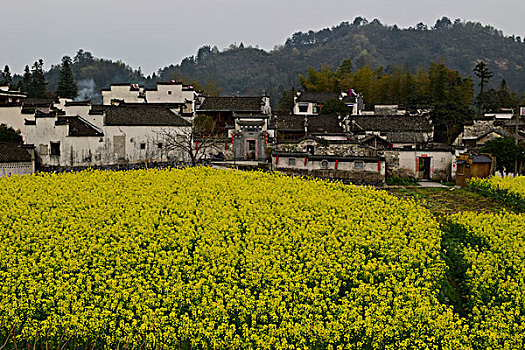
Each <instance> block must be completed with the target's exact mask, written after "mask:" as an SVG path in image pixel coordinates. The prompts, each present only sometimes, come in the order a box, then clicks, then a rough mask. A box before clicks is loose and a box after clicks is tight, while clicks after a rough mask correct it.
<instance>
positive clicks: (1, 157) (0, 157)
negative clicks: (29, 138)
mask: <svg viewBox="0 0 525 350" xmlns="http://www.w3.org/2000/svg"><path fill="white" fill-rule="evenodd" d="M34 172H35V157H34V150H33V148H32V147H28V146H26V145H21V144H18V143H1V142H0V177H2V176H11V175H26V174H32V173H34Z"/></svg>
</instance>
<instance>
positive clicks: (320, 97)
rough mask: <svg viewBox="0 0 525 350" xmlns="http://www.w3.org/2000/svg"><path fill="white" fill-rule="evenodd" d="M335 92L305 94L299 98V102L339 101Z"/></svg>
mask: <svg viewBox="0 0 525 350" xmlns="http://www.w3.org/2000/svg"><path fill="white" fill-rule="evenodd" d="M339 96H340V94H338V93H335V92H303V93H301V95H300V96H299V97H297V102H313V103H325V102H326V101H328V100H333V99H339Z"/></svg>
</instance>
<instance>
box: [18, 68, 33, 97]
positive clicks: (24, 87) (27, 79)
mask: <svg viewBox="0 0 525 350" xmlns="http://www.w3.org/2000/svg"><path fill="white" fill-rule="evenodd" d="M29 84H31V71H30V70H29V66H28V65H26V67H25V69H24V75H23V77H22V80H20V83H19V86H18V88H19V89H20V91H22V92H25V93H27V92H28V91H29Z"/></svg>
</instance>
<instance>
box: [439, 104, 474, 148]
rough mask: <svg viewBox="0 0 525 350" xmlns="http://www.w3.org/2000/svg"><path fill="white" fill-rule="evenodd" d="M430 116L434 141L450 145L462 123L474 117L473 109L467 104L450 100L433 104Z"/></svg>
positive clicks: (461, 128)
mask: <svg viewBox="0 0 525 350" xmlns="http://www.w3.org/2000/svg"><path fill="white" fill-rule="evenodd" d="M430 117H431V119H432V124H433V125H434V141H436V142H443V143H446V144H449V145H450V144H452V142H453V141H454V140H455V139H456V137H457V136H458V135H459V133H460V132H461V131H462V130H463V123H464V122H466V121H468V120H472V118H474V111H473V110H472V109H471V108H470V106H469V105H465V104H463V103H459V102H457V101H454V100H452V101H447V102H443V103H439V104H437V105H435V106H434V109H433V110H432V112H431V113H430Z"/></svg>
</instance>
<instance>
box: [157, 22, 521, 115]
mask: <svg viewBox="0 0 525 350" xmlns="http://www.w3.org/2000/svg"><path fill="white" fill-rule="evenodd" d="M422 28H423V27H422ZM420 29H421V28H420ZM480 43H481V44H480ZM203 52H205V53H206V54H205V55H203V54H202V53H201V55H200V56H201V57H200V58H199V59H197V60H185V61H184V62H182V63H181V64H179V65H173V66H170V67H166V68H163V69H161V70H160V75H161V78H162V79H164V80H166V79H169V77H170V76H171V72H172V71H178V72H179V73H180V75H181V76H186V77H191V78H193V79H196V80H198V81H200V82H201V83H205V82H206V81H207V80H208V79H210V78H213V80H214V81H216V82H217V84H219V85H221V86H224V87H225V89H224V91H223V93H224V94H227V95H229V94H235V93H237V92H239V93H240V94H241V95H250V94H260V93H261V91H262V90H263V89H264V90H266V91H267V92H268V93H269V94H270V95H271V97H272V99H273V100H274V101H275V102H277V101H279V97H280V96H281V94H282V92H283V91H285V90H289V89H290V88H291V87H295V88H299V87H301V81H300V80H299V78H298V75H299V74H302V75H303V77H307V76H308V69H309V68H310V67H313V69H314V70H316V71H319V70H321V69H322V67H323V65H325V66H327V67H329V68H330V69H332V70H333V71H335V73H334V74H337V73H338V72H337V67H339V66H341V64H342V63H343V61H344V60H347V59H350V60H351V63H352V65H351V70H352V71H353V72H354V73H355V72H356V71H358V70H359V69H361V68H362V67H363V66H365V65H368V66H369V67H370V69H371V70H372V71H375V70H376V69H377V68H378V67H385V69H384V72H383V73H384V74H388V75H390V76H392V75H394V70H395V69H396V67H403V70H404V71H406V72H409V73H411V74H412V75H417V72H418V69H420V68H423V67H426V66H427V65H428V64H429V63H430V62H443V64H445V65H446V66H447V67H450V68H451V69H454V70H457V71H458V72H459V73H460V74H461V76H463V77H467V76H474V73H473V68H474V65H475V64H476V61H477V60H478V59H479V57H483V59H484V60H485V62H487V64H488V66H489V68H490V70H491V71H492V72H493V73H494V78H495V79H498V81H500V80H501V79H505V80H506V81H507V82H508V84H509V87H510V88H511V89H512V90H517V91H520V92H523V91H525V70H516V69H514V67H523V66H525V44H524V43H523V42H518V41H517V40H516V39H512V38H507V37H504V36H503V34H502V32H501V31H499V30H497V29H495V28H493V27H491V26H484V25H481V24H479V23H475V22H462V21H461V20H456V21H451V20H450V19H449V18H446V17H443V18H442V19H440V20H438V21H437V22H436V25H435V26H434V27H433V28H431V29H429V30H416V28H407V29H400V28H398V27H397V26H386V25H382V24H380V23H378V22H377V21H376V22H374V23H368V21H367V20H366V19H364V18H362V17H358V18H356V19H355V20H354V22H353V23H352V22H350V23H348V22H343V23H341V24H340V25H338V26H335V27H332V28H327V29H323V30H320V31H309V32H298V33H295V34H293V35H292V36H291V37H290V38H289V39H288V40H287V41H286V43H285V44H284V45H282V46H279V47H276V49H274V50H272V51H271V52H264V51H262V50H256V49H244V50H234V51H223V52H219V51H218V50H216V51H214V52H212V51H209V50H204V51H203ZM492 62H501V64H494V63H492ZM487 87H488V86H487ZM338 88H339V89H348V88H355V86H349V84H347V85H346V87H344V88H343V86H339V87H338ZM412 88H413V89H414V90H415V91H416V92H417V90H418V89H417V87H412ZM485 90H486V89H485ZM476 93H477V92H476ZM404 94H405V95H406V92H405V93H404ZM364 97H365V99H366V98H367V96H366V93H365V94H364ZM424 97H425V96H420V97H418V98H417V99H418V100H419V101H421V100H423V99H424ZM373 100H377V99H376V98H375V97H374V98H373ZM365 103H366V104H367V105H370V102H369V101H365ZM396 103H397V101H396ZM399 103H402V104H404V102H399Z"/></svg>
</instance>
